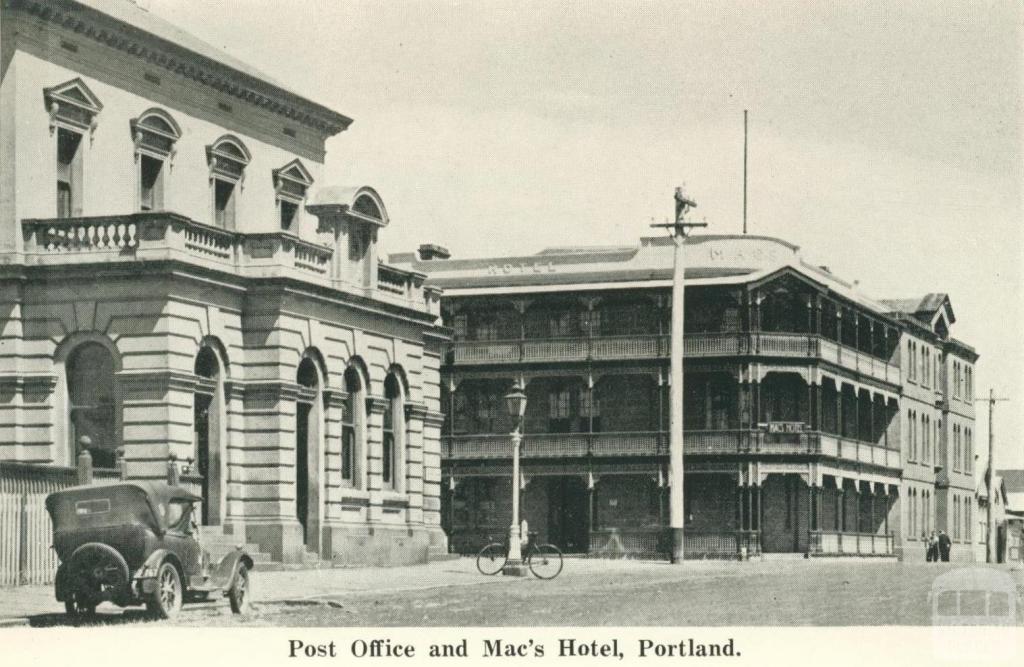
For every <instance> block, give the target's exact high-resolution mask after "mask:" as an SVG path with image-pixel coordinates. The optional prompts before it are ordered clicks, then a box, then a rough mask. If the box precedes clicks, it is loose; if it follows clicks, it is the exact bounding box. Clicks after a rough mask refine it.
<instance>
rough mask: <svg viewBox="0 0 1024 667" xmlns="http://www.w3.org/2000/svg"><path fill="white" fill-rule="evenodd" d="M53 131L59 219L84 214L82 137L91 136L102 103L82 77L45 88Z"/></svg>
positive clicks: (44, 92)
mask: <svg viewBox="0 0 1024 667" xmlns="http://www.w3.org/2000/svg"><path fill="white" fill-rule="evenodd" d="M43 100H44V103H45V104H46V112H47V114H48V115H49V117H50V134H51V135H55V137H56V144H57V145H56V154H57V155H56V158H57V160H56V165H55V167H56V168H55V171H56V176H57V178H56V209H57V211H56V212H57V217H58V218H69V217H73V216H80V215H82V182H83V171H84V169H83V163H84V159H83V152H84V145H83V141H82V138H83V137H84V136H85V134H86V133H88V134H89V135H90V137H91V136H92V133H93V131H94V130H95V129H96V117H97V115H98V114H99V112H100V111H101V110H102V109H103V104H102V103H101V102H100V101H99V99H97V97H96V96H95V95H94V94H93V93H92V91H91V90H89V87H88V86H86V85H85V82H83V81H82V80H81V79H72V80H71V81H68V82H66V83H62V84H60V85H58V86H53V87H51V88H45V89H44V90H43Z"/></svg>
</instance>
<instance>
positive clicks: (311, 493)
mask: <svg viewBox="0 0 1024 667" xmlns="http://www.w3.org/2000/svg"><path fill="white" fill-rule="evenodd" d="M296 382H297V384H298V385H299V387H298V395H297V397H296V401H295V518H296V519H297V520H298V522H299V525H301V526H302V543H303V544H304V545H305V546H306V547H307V548H308V549H309V550H311V551H314V552H319V549H320V526H321V505H322V502H321V490H320V489H321V479H320V468H321V466H320V452H321V450H322V444H321V443H322V438H323V431H324V429H323V415H324V410H323V391H322V381H321V374H320V370H319V369H318V368H317V365H316V363H315V362H314V361H313V359H311V358H310V357H308V356H307V357H304V358H303V359H302V361H301V362H300V363H299V368H298V371H297V373H296Z"/></svg>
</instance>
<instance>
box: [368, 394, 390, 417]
mask: <svg viewBox="0 0 1024 667" xmlns="http://www.w3.org/2000/svg"><path fill="white" fill-rule="evenodd" d="M387 405H388V399H386V398H384V397H383V396H367V397H366V410H367V412H370V413H373V414H383V413H384V409H385V408H386V407H387Z"/></svg>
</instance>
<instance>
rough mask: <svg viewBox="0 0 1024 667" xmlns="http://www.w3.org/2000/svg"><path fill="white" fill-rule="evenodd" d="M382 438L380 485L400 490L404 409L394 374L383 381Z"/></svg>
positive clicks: (397, 381) (399, 388)
mask: <svg viewBox="0 0 1024 667" xmlns="http://www.w3.org/2000/svg"><path fill="white" fill-rule="evenodd" d="M384 398H385V403H384V437H383V440H382V448H381V457H382V459H383V460H382V465H381V484H382V486H383V487H384V488H385V489H393V490H399V489H400V477H401V472H402V471H401V466H402V446H403V443H404V435H405V408H404V406H403V402H402V387H401V382H400V381H399V380H398V377H397V376H396V375H395V374H394V373H389V374H388V377H387V379H386V380H384Z"/></svg>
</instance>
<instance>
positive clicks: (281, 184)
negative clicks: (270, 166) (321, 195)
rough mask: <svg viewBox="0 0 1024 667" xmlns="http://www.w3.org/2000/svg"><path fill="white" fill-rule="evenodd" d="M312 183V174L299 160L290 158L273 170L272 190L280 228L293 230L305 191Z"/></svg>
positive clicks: (304, 198) (304, 197)
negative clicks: (289, 160) (275, 200)
mask: <svg viewBox="0 0 1024 667" xmlns="http://www.w3.org/2000/svg"><path fill="white" fill-rule="evenodd" d="M312 184H313V176H312V175H311V174H310V173H309V171H308V170H307V169H306V167H305V166H304V165H303V164H302V162H301V161H299V160H292V161H291V162H289V163H288V164H286V165H285V166H283V167H281V168H280V169H275V170H274V191H275V192H276V193H277V209H278V217H279V219H280V221H281V229H283V230H294V228H295V227H297V226H298V225H297V222H298V219H299V213H300V212H301V210H302V206H303V204H304V203H305V201H306V192H307V191H308V190H309V186H310V185H312Z"/></svg>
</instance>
